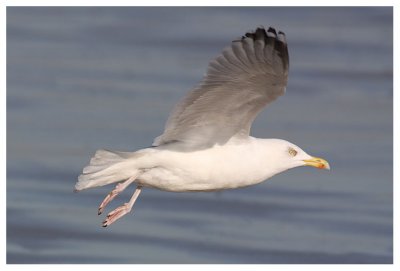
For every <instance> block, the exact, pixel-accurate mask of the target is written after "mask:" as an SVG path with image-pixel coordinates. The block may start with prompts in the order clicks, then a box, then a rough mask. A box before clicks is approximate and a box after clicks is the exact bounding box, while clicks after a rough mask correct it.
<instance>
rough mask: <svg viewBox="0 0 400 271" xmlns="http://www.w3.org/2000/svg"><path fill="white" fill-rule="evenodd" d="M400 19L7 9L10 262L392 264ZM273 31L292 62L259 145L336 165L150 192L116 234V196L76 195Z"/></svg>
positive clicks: (286, 12)
mask: <svg viewBox="0 0 400 271" xmlns="http://www.w3.org/2000/svg"><path fill="white" fill-rule="evenodd" d="M392 20H393V17H392V8H390V7H377V8H369V7H363V8H331V7H329V8H312V7H311V8H277V7H259V8H257V7H256V8H244V7H242V8H172V7H171V8H137V7H118V8H100V7H8V8H7V262H8V263H391V262H392V251H393V243H392V237H393V228H392V218H393V217H392V216H393V208H392V202H393V197H392V184H393V183H392V181H393V175H392V168H393V160H392V148H393V144H392V139H393V138H392V123H393V119H392V110H393V107H392V100H393V89H392V72H393V70H392V50H393V46H392V43H393V39H392V29H393V28H392ZM259 25H265V26H269V25H273V26H276V27H277V28H278V29H280V30H283V31H284V32H285V33H286V35H287V39H288V43H289V51H290V62H291V63H290V65H291V67H290V74H289V84H288V88H287V93H286V95H285V96H283V97H281V98H279V99H278V100H277V101H276V102H275V103H273V104H272V105H271V106H270V107H268V109H267V110H265V111H264V112H263V113H262V114H261V115H260V116H259V117H258V118H257V120H256V122H255V124H254V126H253V135H254V136H257V137H266V138H283V139H286V140H289V141H291V142H293V143H295V144H297V145H299V146H301V147H302V148H303V149H305V150H306V151H307V152H309V153H310V154H313V155H317V156H321V157H324V158H326V159H327V160H328V161H329V162H330V164H331V167H332V170H331V171H330V172H328V171H319V170H315V169H314V168H304V167H303V168H297V169H293V170H290V171H288V172H285V173H282V174H280V175H278V176H275V177H273V178H272V179H270V180H268V181H267V182H264V183H262V184H259V185H257V186H254V187H248V188H244V189H238V190H232V191H224V192H216V193H193V194H186V193H181V194H180V193H168V192H161V191H156V190H150V189H146V190H144V191H143V193H142V194H141V196H140V198H139V200H138V201H137V202H136V205H135V207H134V212H133V214H130V215H127V216H125V217H124V218H123V219H121V220H120V221H118V222H117V223H115V224H113V225H112V226H110V227H108V228H102V227H101V221H102V219H103V217H98V216H97V207H98V204H99V203H100V202H101V201H102V199H103V197H104V196H105V195H106V194H107V193H108V192H109V191H110V190H111V189H112V187H113V186H108V187H103V188H98V189H94V190H89V191H85V192H82V193H78V194H74V193H72V189H73V186H74V184H75V182H76V179H77V176H78V175H79V174H80V172H81V170H82V168H83V166H85V165H86V164H87V162H88V160H89V158H90V157H91V155H92V154H93V153H94V152H95V151H96V150H97V149H100V148H107V149H114V150H125V151H128V150H136V149H140V148H143V147H147V146H149V145H150V144H151V143H152V139H153V138H154V137H156V136H158V135H159V134H160V133H161V132H162V130H163V126H164V122H165V120H166V118H167V116H168V113H169V111H170V109H171V108H172V106H173V105H174V104H175V103H176V102H177V101H178V100H179V99H180V98H181V97H182V96H183V95H184V94H185V93H186V92H187V91H188V90H189V89H190V88H191V87H192V86H194V85H195V84H196V83H197V82H198V81H199V80H200V79H201V77H202V75H203V74H204V72H205V69H206V67H207V64H208V61H209V60H210V59H211V58H213V57H214V56H216V55H217V54H218V53H219V52H220V51H221V49H222V48H223V47H225V46H226V45H228V44H229V42H230V41H231V40H233V39H235V38H237V37H240V36H241V35H242V34H244V33H245V32H246V31H247V30H251V29H254V28H255V27H257V26H259ZM132 191H133V187H132V188H131V189H128V191H126V192H125V193H124V194H122V195H120V197H119V198H117V199H115V200H114V201H113V202H112V204H111V206H110V207H109V208H108V209H107V210H106V213H107V212H108V211H110V210H112V209H113V208H115V207H116V206H118V205H120V204H122V203H123V202H125V201H127V200H128V199H129V197H130V193H131V192H132Z"/></svg>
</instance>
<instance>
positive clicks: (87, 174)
mask: <svg viewBox="0 0 400 271" xmlns="http://www.w3.org/2000/svg"><path fill="white" fill-rule="evenodd" d="M138 155H140V154H139V153H135V152H116V151H108V150H98V151H97V152H96V153H95V155H94V156H93V157H92V159H90V162H89V165H87V166H86V167H85V168H84V169H83V172H82V174H81V175H79V177H78V182H77V183H76V184H75V189H74V191H75V192H78V191H81V190H84V189H88V188H92V187H97V186H103V185H107V184H111V183H116V182H119V181H123V180H126V179H128V178H130V177H131V176H135V175H137V173H138V171H139V170H138V169H137V168H136V167H135V159H132V158H135V156H138Z"/></svg>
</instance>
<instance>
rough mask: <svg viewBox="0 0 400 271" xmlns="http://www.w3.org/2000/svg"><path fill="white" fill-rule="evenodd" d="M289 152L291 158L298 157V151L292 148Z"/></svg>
mask: <svg viewBox="0 0 400 271" xmlns="http://www.w3.org/2000/svg"><path fill="white" fill-rule="evenodd" d="M288 152H289V154H290V156H296V155H297V151H296V150H295V149H293V148H291V147H289V150H288Z"/></svg>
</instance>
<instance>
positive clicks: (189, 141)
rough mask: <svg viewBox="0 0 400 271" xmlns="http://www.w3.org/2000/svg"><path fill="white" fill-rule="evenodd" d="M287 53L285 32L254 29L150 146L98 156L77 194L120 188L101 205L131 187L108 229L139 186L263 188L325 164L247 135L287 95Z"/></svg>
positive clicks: (218, 62)
mask: <svg viewBox="0 0 400 271" xmlns="http://www.w3.org/2000/svg"><path fill="white" fill-rule="evenodd" d="M288 69H289V55H288V49H287V43H286V38H285V34H284V33H283V32H278V33H276V31H275V29H273V28H271V27H270V28H269V29H268V30H267V31H265V29H263V28H257V30H256V31H255V32H253V33H246V35H245V36H243V37H242V38H241V39H239V40H235V41H233V42H232V44H231V46H229V47H227V48H225V49H224V50H223V52H222V54H221V55H220V56H218V57H216V58H215V59H214V60H212V61H211V62H210V64H209V67H208V70H207V73H206V75H205V77H204V78H203V80H202V82H201V83H200V84H199V85H198V86H197V87H195V88H194V90H192V91H191V92H189V93H188V94H187V95H186V96H185V97H184V99H183V100H182V101H181V102H179V103H178V104H177V105H176V107H175V108H174V110H173V111H172V113H171V115H170V117H169V119H168V121H167V124H166V126H165V130H164V133H163V134H162V135H160V136H159V137H157V138H156V139H155V141H154V143H153V147H151V148H146V149H142V150H139V151H136V152H131V153H130V152H111V151H106V150H99V151H97V152H96V154H95V156H94V157H93V158H92V159H91V161H90V163H89V165H88V166H87V167H85V168H84V169H83V173H82V174H81V175H80V176H79V179H78V182H77V184H76V185H75V189H76V191H79V190H83V189H87V188H91V187H96V186H103V185H107V184H110V183H116V182H121V183H119V184H118V185H117V186H116V187H115V189H114V190H112V191H111V192H110V194H109V195H108V196H107V197H106V198H105V199H104V200H103V202H102V203H101V205H100V207H99V214H100V213H101V212H102V211H103V209H104V207H105V206H106V205H107V204H108V203H109V202H110V201H111V200H112V199H113V198H114V197H115V196H117V195H118V193H120V192H121V191H123V190H124V189H125V188H126V187H127V186H128V185H130V184H131V183H133V182H135V183H136V184H137V188H136V191H135V193H134V195H133V196H132V198H131V200H130V201H129V202H128V203H126V204H124V205H122V206H120V207H118V208H117V209H115V210H114V211H112V212H111V213H109V214H108V216H107V218H106V220H105V221H104V222H103V226H108V225H110V224H111V223H113V222H114V221H116V220H117V219H118V218H120V217H121V216H123V215H124V214H126V213H128V212H129V211H130V210H131V208H132V206H133V204H134V202H135V200H136V199H137V197H138V196H139V194H140V192H141V189H142V187H152V188H156V189H160V190H165V191H175V192H188V191H215V190H222V189H232V188H238V187H243V186H248V185H253V184H256V183H259V182H262V181H264V180H266V179H268V178H270V177H272V176H273V175H275V174H277V173H280V172H282V171H285V170H287V169H290V168H293V167H297V166H302V165H310V166H314V167H318V168H327V169H329V164H328V163H327V162H326V161H325V160H323V159H321V158H316V157H312V156H310V155H308V154H307V153H305V152H304V151H303V150H301V149H300V148H299V147H297V146H296V145H294V144H292V143H290V142H287V141H285V140H281V139H257V138H254V137H251V136H250V128H251V124H252V122H253V121H254V119H255V117H256V116H257V114H258V113H259V112H260V111H261V110H262V109H263V108H264V107H265V106H266V105H268V104H269V103H271V102H272V101H274V100H275V99H276V98H277V97H279V96H280V95H283V94H284V93H285V88H286V84H287V77H288Z"/></svg>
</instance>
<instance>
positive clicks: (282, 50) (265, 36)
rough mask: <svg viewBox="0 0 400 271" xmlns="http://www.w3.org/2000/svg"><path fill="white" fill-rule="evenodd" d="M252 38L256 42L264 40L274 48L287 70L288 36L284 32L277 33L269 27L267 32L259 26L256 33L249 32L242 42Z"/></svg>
mask: <svg viewBox="0 0 400 271" xmlns="http://www.w3.org/2000/svg"><path fill="white" fill-rule="evenodd" d="M246 38H250V39H252V40H254V41H257V40H264V42H265V44H266V45H268V46H272V47H273V48H274V50H276V51H277V52H278V54H279V56H280V57H281V58H282V62H283V65H284V66H285V68H287V67H288V66H289V52H288V47H287V42H286V35H285V33H284V32H283V31H278V32H277V31H276V29H275V28H274V27H271V26H270V27H268V30H265V28H264V27H263V26H259V27H257V28H256V30H255V31H248V32H247V33H246V34H245V35H244V36H243V37H242V40H244V39H246Z"/></svg>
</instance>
